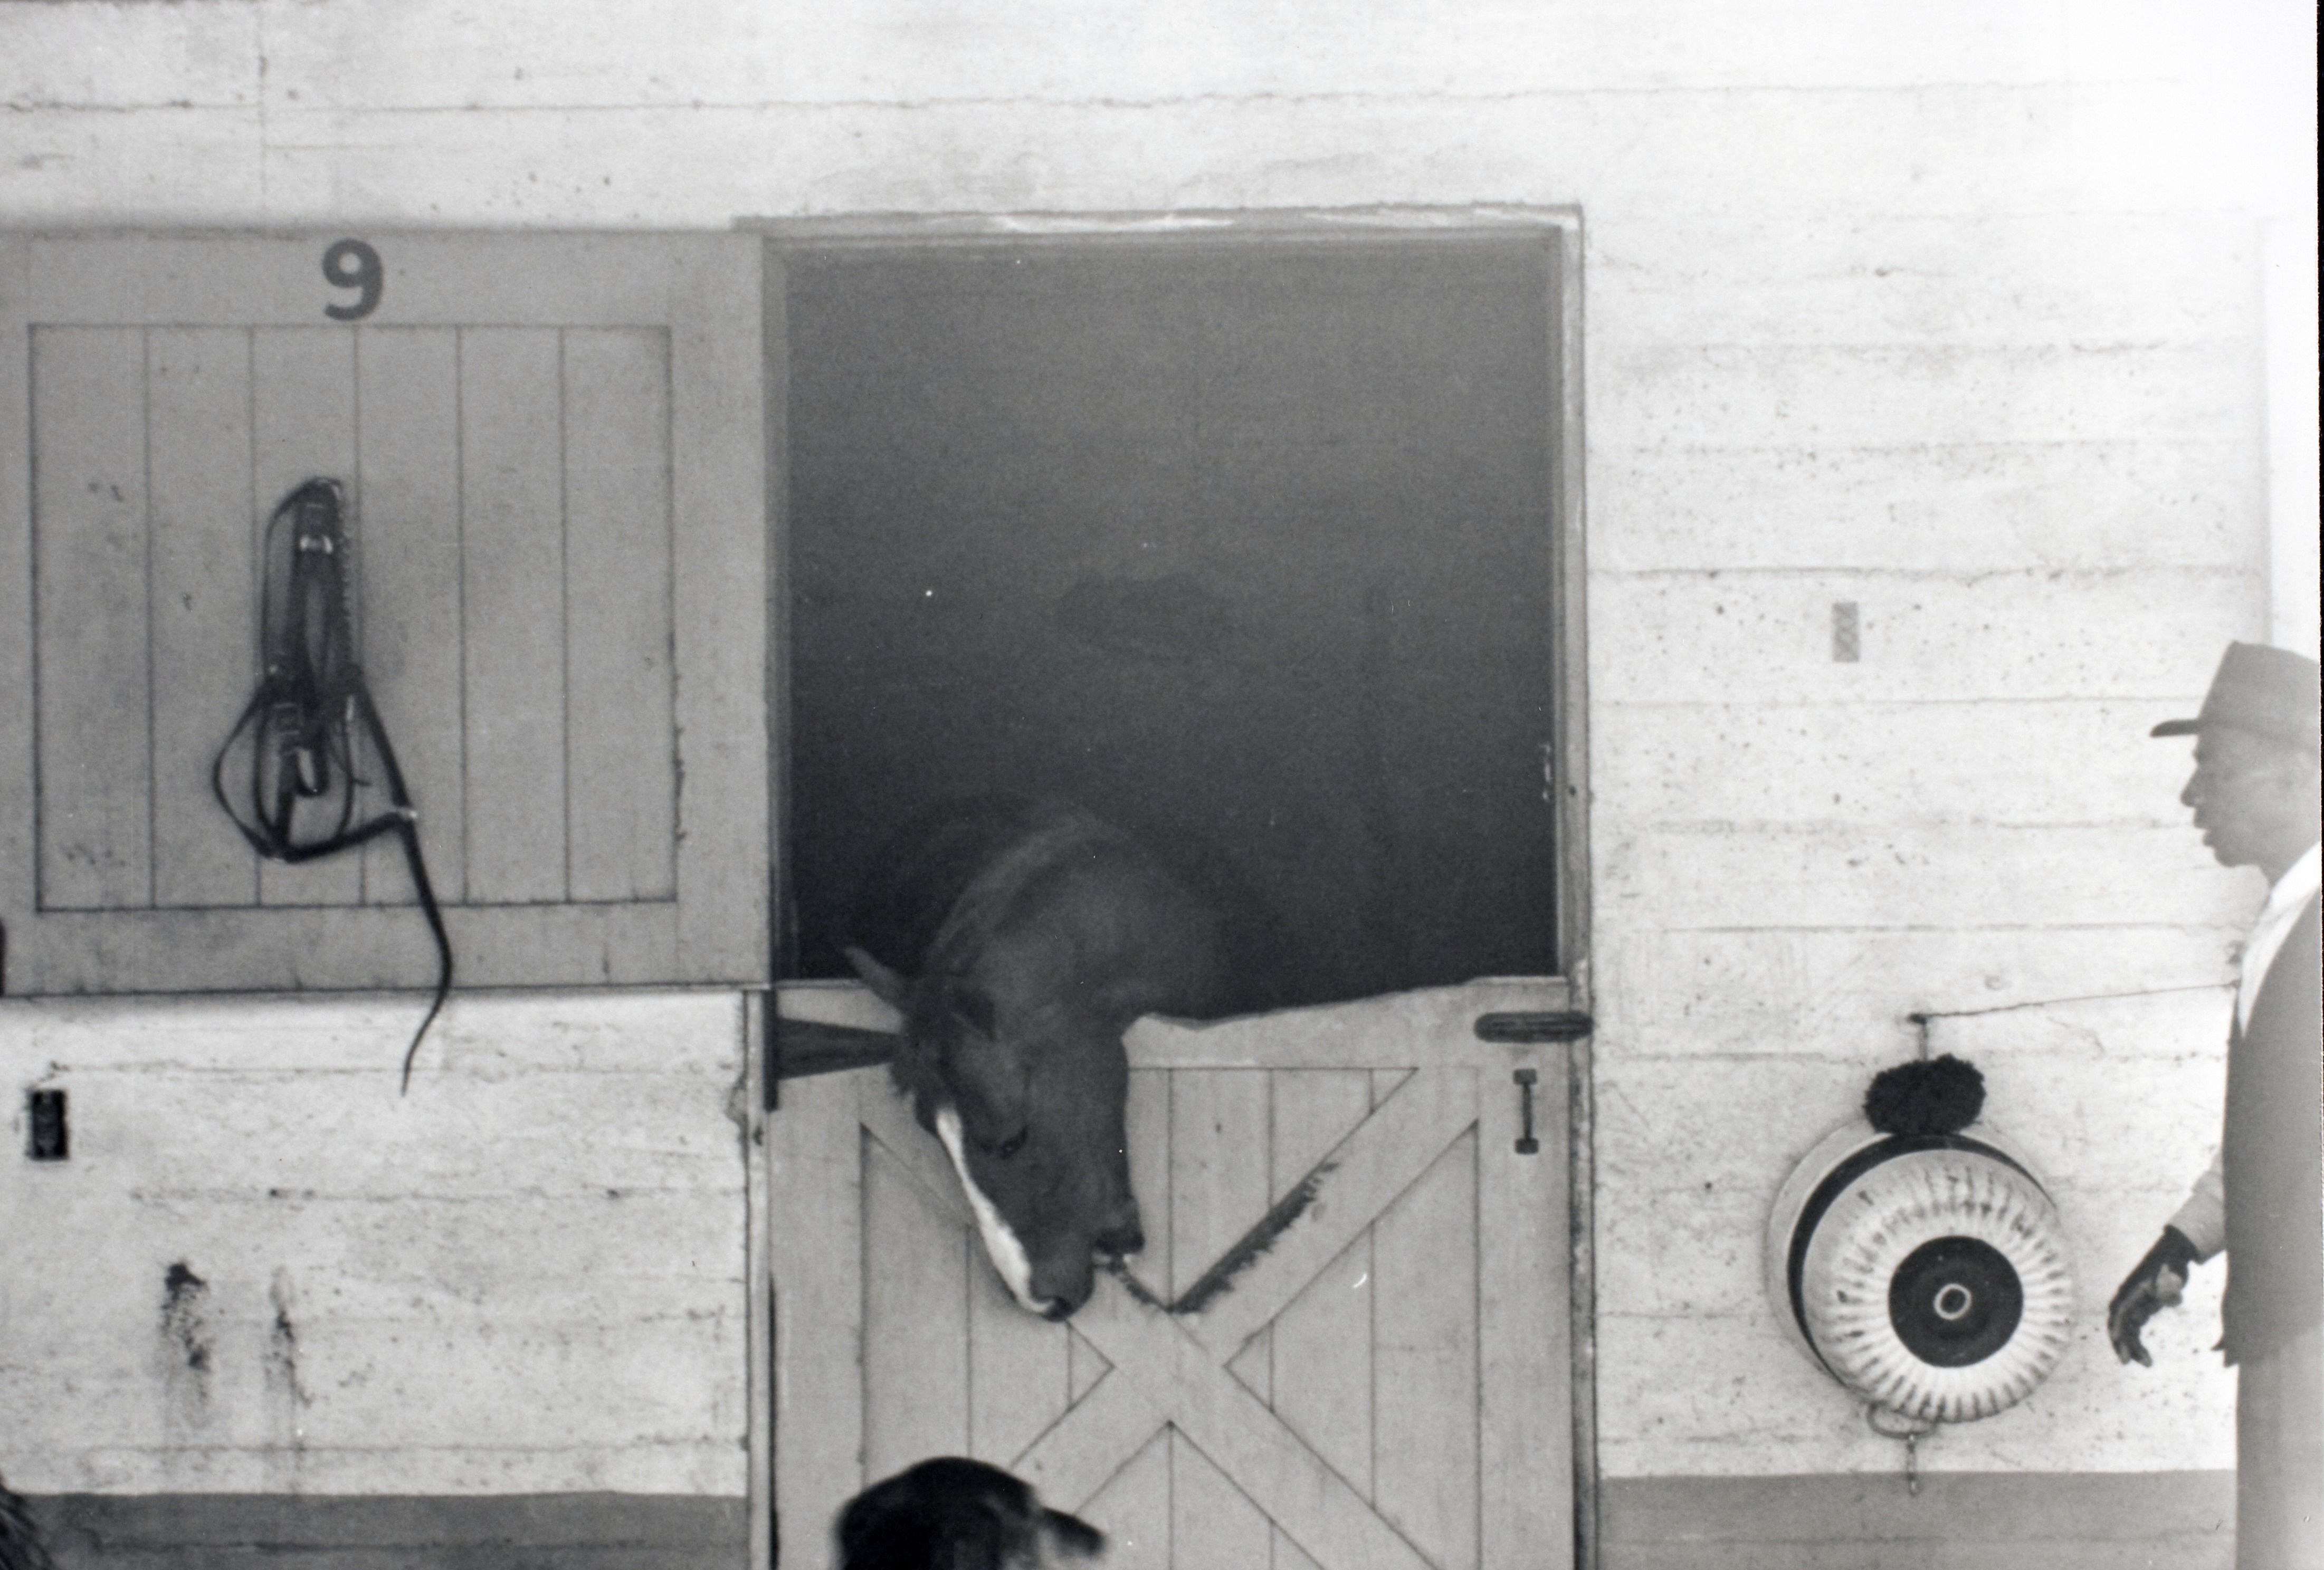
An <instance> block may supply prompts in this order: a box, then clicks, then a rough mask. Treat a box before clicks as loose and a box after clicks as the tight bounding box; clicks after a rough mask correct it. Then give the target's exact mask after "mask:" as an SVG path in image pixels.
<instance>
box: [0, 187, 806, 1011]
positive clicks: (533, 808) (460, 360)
mask: <svg viewBox="0 0 2324 1570" xmlns="http://www.w3.org/2000/svg"><path fill="white" fill-rule="evenodd" d="M335 257H336V258H337V264H336V271H335V270H334V264H333V262H331V260H330V259H332V258H335ZM364 258H368V259H369V260H368V261H364ZM366 270H368V271H371V272H372V273H373V274H374V281H375V284H376V287H375V288H369V287H363V286H360V285H356V284H350V283H347V282H346V281H344V280H347V279H349V278H353V277H355V276H356V275H357V273H359V272H362V271H366ZM760 273H761V263H760V253H759V248H758V247H757V246H756V245H755V244H754V243H752V242H750V241H747V240H742V239H737V238H732V237H727V236H718V235H595V236H576V235H553V234H543V235H489V234H400V233H387V234H371V235H368V236H367V237H365V238H364V239H362V240H361V241H359V242H358V241H355V240H354V239H353V238H352V237H347V236H339V235H331V234H317V235H310V236H305V237H299V236H280V235H263V236H262V235H171V234H116V235H54V236H32V237H26V238H15V239H6V240H0V676H5V678H6V679H5V680H0V690H5V693H6V695H5V697H0V923H5V930H6V938H7V942H6V945H5V953H6V959H7V974H6V976H5V978H0V981H5V987H7V988H9V989H11V990H14V991H16V992H24V993H44V992H47V993H53V992H86V991H146V990H164V989H167V990H189V991H190V990H220V989H242V988H266V987H373V986H394V985H405V986H417V985H423V984H425V983H426V982H428V981H429V980H430V979H432V976H433V971H434V956H433V950H432V946H431V945H430V943H429V938H428V935H427V931H426V928H425V926H424V924H423V923H420V922H419V921H418V920H417V918H416V916H415V915H414V914H413V913H412V912H411V911H410V908H409V907H410V905H411V904H413V903H414V898H415V895H414V891H413V887H412V884H411V880H410V876H409V873H408V870H407V868H406V867H405V864H404V860H403V857H402V855H401V850H400V849H399V848H398V846H397V845H396V844H395V843H394V842H393V841H392V840H380V841H374V843H373V844H372V845H370V846H368V847H366V848H364V849H361V850H359V851H353V852H349V853H347V854H345V855H335V856H330V857H327V858H320V859H318V860H315V861H311V862H307V863H303V864H300V865H292V866H286V865H281V864H279V863H274V862H269V861H263V860H261V859H259V858H257V857H256V855H255V854H254V851H253V850H252V849H251V848H250V846H248V845H247V844H245V843H244V840H243V839H242V837H241V835H240V834H239V833H238V832H237V831H236V830H235V825H234V823H233V822H231V821H230V820H229V818H228V817H227V815H226V813H225V812H223V811H221V810H220V808H219V804H218V803H217V801H216V800H214V799H213V795H212V788H211V765H212V761H213V759H214V758H215V757H217V754H218V751H219V748H220V747H221V746H222V745H223V744H224V743H225V742H226V738H227V736H228V735H229V733H230V732H232V731H233V730H234V728H235V721H236V717H237V715H238V714H240V713H241V712H242V709H243V706H244V703H245V702H247V701H248V699H249V697H250V694H251V693H252V691H253V689H254V686H255V685H256V683H257V681H258V678H259V675H260V671H259V643H260V637H259V621H260V619H261V615H262V605H261V600H262V592H261V587H260V585H261V583H262V582H263V566H264V553H265V550H266V534H267V525H268V519H269V516H270V514H271V513H272V510H273V509H274V507H275V505H276V503H277V502H278V501H279V500H281V498H283V497H284V496H285V495H286V494H288V493H289V492H290V491H291V490H292V489H293V488H294V487H296V486H298V485H299V484H300V483H301V482H304V481H305V480H307V479H309V478H311V477H327V478H331V479H335V480H337V481H338V482H340V483H341V485H342V487H343V489H344V492H345V495H346V499H347V503H348V517H347V519H346V532H347V537H348V539H349V542H350V545H351V546H352V550H351V553H350V559H351V561H352V563H353V566H352V568H351V570H350V573H349V590H350V595H351V604H350V610H351V612H352V616H353V619H354V621H355V634H356V638H357V642H358V645H359V658H360V660H361V663H362V665H363V667H364V672H365V674H366V676H367V680H368V684H369V686H370V689H371V692H372V694H373V697H374V702H375V703H376V706H377V708H378V709H379V711H380V712H381V715H382V717H383V721H384V724H385V727H386V730H387V732H388V735H389V737H390V738H391V739H392V744H393V746H394V748H395V749H396V752H397V755H398V758H399V761H400V763H401V768H402V772H403V775H404V776H405V778H406V780H407V782H408V784H409V786H410V792H411V795H412V799H413V801H414V802H415V803H416V804H417V807H418V810H419V813H420V836H421V840H422V843H423V845H424V848H425V849H426V852H427V856H428V859H429V869H430V877H431V881H432V883H433V884H434V886H435V887H436V890H437V893H438V897H439V899H440V900H441V901H442V903H443V904H444V906H445V907H446V911H447V917H448V920H449V924H450V926H451V931H452V937H453V942H454V948H455V951H456V955H457V961H458V966H459V973H460V978H461V979H462V980H463V981H464V982H467V983H475V984H484V985H527V984H530V985H546V984H563V985H574V984H586V983H590V982H598V981H615V982H632V983H651V982H677V981H685V982H708V981H718V982H749V981H753V980H758V979H761V978H763V977H764V975H765V973H766V968H767V958H766V957H767V951H768V937H767V923H766V912H767V909H768V904H769V901H768V895H767V886H768V873H767V835H766V828H765V818H766V803H767V786H766V763H765V758H766V730H765V727H766V718H765V714H766V705H765V702H764V690H765V681H764V666H765V647H766V644H765V620H766V592H767V591H766V577H765V574H766V544H765V506H764V486H765V482H764V454H763V447H764V440H765V428H764V417H763V410H762V404H761V391H760V386H761V357H760V311H761V289H760ZM248 773H249V769H248V764H247V762H246V761H245V762H244V765H243V767H242V771H241V776H240V777H239V779H228V780H226V782H225V783H226V788H228V789H229V790H235V789H238V790H239V791H240V793H242V794H244V795H246V794H248V792H249V791H250V790H251V788H252V786H251V782H250V780H249V777H248ZM377 783H378V782H377V781H376V780H374V781H373V782H372V784H373V785H374V787H376V785H377ZM386 804H387V803H386V801H385V797H384V794H383V793H382V792H381V791H379V790H378V789H376V788H374V789H373V790H372V791H371V793H370V794H369V795H368V796H366V797H365V799H364V803H363V805H362V808H361V816H363V817H369V816H372V815H374V814H375V813H380V812H382V811H383V810H384V809H385V806H386ZM681 825H683V826H684V831H683V832H681V831H680V826H681Z"/></svg>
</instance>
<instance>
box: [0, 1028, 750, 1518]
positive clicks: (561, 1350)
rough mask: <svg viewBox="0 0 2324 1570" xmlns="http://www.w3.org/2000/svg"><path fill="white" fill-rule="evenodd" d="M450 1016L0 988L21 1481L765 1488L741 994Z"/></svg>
mask: <svg viewBox="0 0 2324 1570" xmlns="http://www.w3.org/2000/svg"><path fill="white" fill-rule="evenodd" d="M422 1006H424V1005H423V1004H422V1003H421V1002H420V1001H419V1000H417V999H415V998H413V997H412V996H386V997H382V998H379V999H376V1000H363V1001H353V1000H348V999H327V998H308V999H289V1000H282V1001H265V1002H259V1001H249V1000H244V1001H198V1002H197V1001H181V1002H175V1003H169V1004H160V1003H151V1002H126V1003H122V1002H108V1003H102V1004H99V1003H78V1002H75V1003H37V1002H25V1001H16V1002H11V1003H7V1004H5V1005H0V1083H5V1084H6V1085H8V1086H9V1087H10V1088H11V1089H10V1097H11V1100H12V1101H13V1102H14V1106H13V1108H12V1111H11V1116H10V1125H9V1126H10V1131H11V1133H10V1138H9V1141H8V1151H7V1159H6V1160H5V1161H0V1414H5V1420H0V1472H5V1475H6V1477H7V1479H8V1482H9V1484H10V1486H12V1487H14V1488H16V1489H19V1490H23V1491H25V1492H35V1493H58V1492H112V1493H158V1492H225V1493H237V1492H289V1493H543V1492H568V1491H577V1492H599V1491H604V1492H637V1493H696V1494H720V1495H739V1494H741V1493H742V1492H743V1491H744V1480H745V1475H746V1471H745V1450H744V1440H745V1437H746V1434H747V1428H748V1422H749V1414H748V1411H747V1410H746V1407H745V1400H744V1391H745V1388H746V1387H745V1385H744V1382H743V1377H742V1371H743V1368H744V1366H745V1363H746V1359H747V1348H748V1327H747V1319H748V1299H747V1296H746V1294H745V1292H744V1290H743V1284H742V1279H743V1257H742V1256H743V1238H744V1230H743V1214H742V1207H743V1200H742V1195H743V1186H744V1168H743V1160H742V1139H741V1134H740V1131H739V1129H738V1127H737V1125H736V1124H735V1123H734V1122H733V1119H732V1117H731V1116H730V1114H729V1111H728V1106H727V1100H728V1096H729V1093H730V1091H731V1090H732V1089H733V1088H734V1086H735V1085H736V1083H737V1081H738V1079H739V1076H740V1073H741V1067H742V1005H741V1001H740V999H739V998H738V997H736V996H734V995H733V994H732V993H719V992H710V991H705V992H661V993H629V994H618V995H611V996H608V995H596V996H589V997H586V998H581V999H576V998H571V997H556V996H505V995H503V996H480V995H475V994H469V995H466V996H460V997H458V998H456V999H455V1000H454V1002H453V1003H452V1004H451V1005H449V1006H448V1007H447V1009H446V1011H445V1013H444V1015H443V1016H442V1017H441V1018H440V1019H439V1020H438V1022H437V1024H436V1025H435V1028H434V1029H433V1030H431V1031H430V1032H429V1036H428V1039H427V1040H426V1042H423V1043H422V1045H421V1048H420V1062H419V1066H418V1068H417V1069H416V1070H415V1072H414V1073H413V1076H412V1082H411V1092H410V1096H408V1097H398V1096H397V1094H396V1074H397V1069H398V1065H399V1063H400V1062H401V1057H402V1052H403V1046H404V1043H405V1042H407V1041H408V1040H409V1039H410V1031H411V1028H412V1026H413V1025H414V1024H416V1023H417V1022H418V1018H419V1014H420V1008H421V1007H422ZM27 1086H37V1087H40V1088H58V1089H62V1090H63V1091H64V1092H65V1093H66V1105H67V1107H68V1114H69V1125H70V1134H71V1142H72V1143H71V1157H70V1159H69V1161H60V1162H53V1163H42V1164H35V1163H32V1162H30V1161H26V1160H24V1159H23V1153H22V1152H23V1144H24V1138H25V1131H24V1128H23V1087H27ZM172 1267H182V1270H183V1272H184V1273H185V1275H186V1276H190V1277H193V1278H198V1281H199V1282H200V1284H199V1285H198V1286H196V1285H192V1284H190V1283H189V1282H188V1281H185V1280H184V1279H183V1277H180V1281H179V1282H178V1286H177V1290H174V1291H173V1290H171V1274H172Z"/></svg>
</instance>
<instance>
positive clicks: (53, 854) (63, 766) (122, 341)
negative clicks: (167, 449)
mask: <svg viewBox="0 0 2324 1570" xmlns="http://www.w3.org/2000/svg"><path fill="white" fill-rule="evenodd" d="M144 393H145V348H144V335H143V333H141V332H139V331H137V330H136V329H134V328H128V327H109V328H88V329H66V330H56V329H48V330H39V331H35V332H34V333H33V335H32V398H33V409H32V437H33V446H32V477H33V500H32V512H33V528H32V539H33V550H34V557H33V561H32V576H33V582H34V583H35V584H36V585H37V593H38V596H39V597H38V600H37V602H36V603H35V605H34V607H33V616H34V626H35V627H36V629H37V633H36V639H37V642H36V648H35V653H34V657H35V660H36V662H37V663H36V664H35V666H34V667H33V686H34V690H35V692H36V693H37V694H38V703H39V713H40V719H39V746H40V760H39V763H40V775H39V786H38V789H39V802H40V813H41V866H40V900H39V903H40V904H41V905H42V906H43V907H46V908H53V909H59V910H72V909H84V910H86V909H90V908H97V909H103V908H106V907H108V906H115V905H123V906H133V907H134V906H143V905H148V904H152V815H151V809H152V798H151V795H150V793H149V792H148V790H147V787H146V778H147V774H148V770H149V768H150V767H151V760H152V754H151V750H150V747H151V734H152V732H151V725H152V685H151V681H152V665H151V657H152V656H151V648H150V646H149V644H148V642H147V604H146V594H147V585H148V583H149V577H148V562H147V555H146V546H147V541H148V532H147V519H146V469H145V427H144V419H143V411H144V405H145V398H144Z"/></svg>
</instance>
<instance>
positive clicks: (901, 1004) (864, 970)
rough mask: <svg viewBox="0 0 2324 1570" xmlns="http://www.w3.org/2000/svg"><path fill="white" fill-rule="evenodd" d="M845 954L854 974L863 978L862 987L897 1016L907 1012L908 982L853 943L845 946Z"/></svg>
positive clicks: (908, 998) (910, 989)
mask: <svg viewBox="0 0 2324 1570" xmlns="http://www.w3.org/2000/svg"><path fill="white" fill-rule="evenodd" d="M846 954H847V962H848V963H849V964H850V965H852V966H853V967H854V968H855V974H856V975H858V976H860V977H862V978H863V985H865V986H866V987H870V988H871V991H872V993H873V994H874V995H875V996H877V997H878V998H879V999H880V1001H881V1002H882V1003H884V1004H886V1005H888V1006H889V1007H890V1008H892V1009H894V1010H895V1011H896V1012H897V1013H899V1014H903V1013H906V1012H908V1011H909V1009H910V1008H911V993H912V984H911V983H910V982H909V981H908V980H907V979H905V978H904V977H902V976H900V975H899V974H898V973H897V972H895V971H893V970H891V969H889V968H888V967H887V966H885V965H882V964H881V963H880V961H879V960H877V959H873V958H871V955H870V954H869V953H868V952H866V951H865V950H862V949H859V948H857V947H855V945H853V943H851V944H849V945H848V946H847V950H846Z"/></svg>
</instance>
